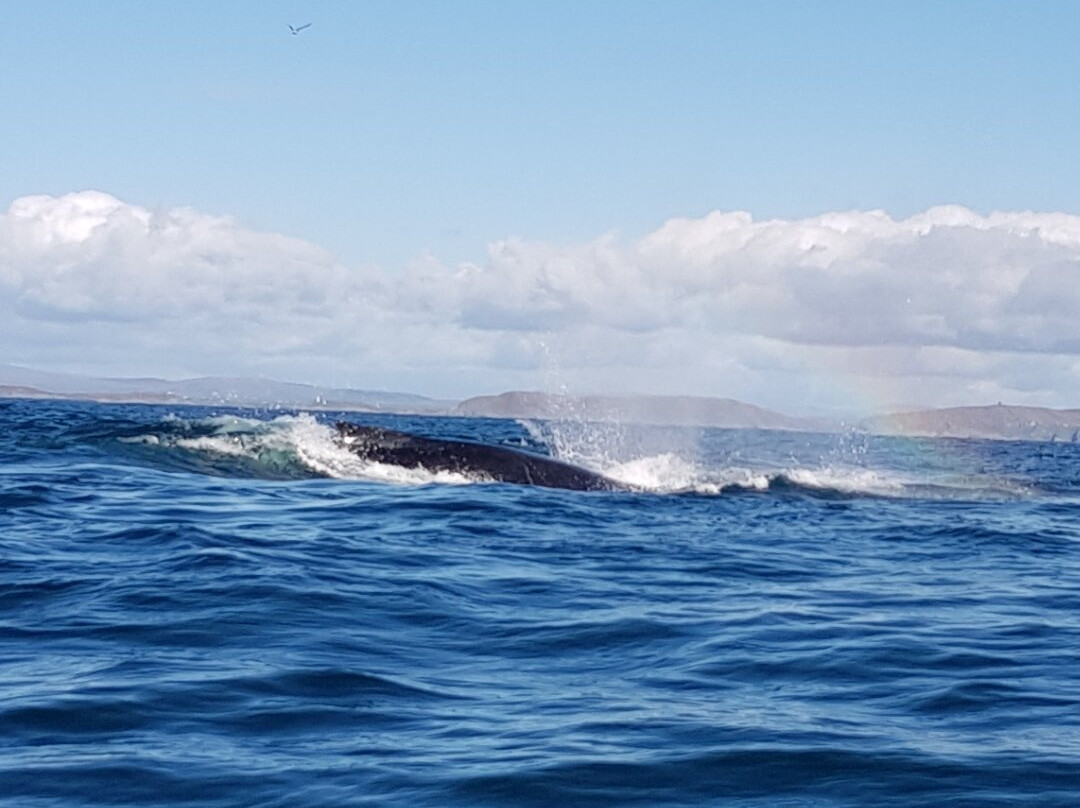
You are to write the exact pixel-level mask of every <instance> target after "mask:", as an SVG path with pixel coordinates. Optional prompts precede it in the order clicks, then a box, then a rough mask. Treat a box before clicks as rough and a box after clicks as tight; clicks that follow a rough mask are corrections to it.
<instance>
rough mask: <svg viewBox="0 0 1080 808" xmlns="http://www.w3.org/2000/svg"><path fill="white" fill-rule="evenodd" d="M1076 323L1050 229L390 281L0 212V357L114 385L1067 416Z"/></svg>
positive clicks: (966, 231) (933, 226)
mask: <svg viewBox="0 0 1080 808" xmlns="http://www.w3.org/2000/svg"><path fill="white" fill-rule="evenodd" d="M1078 315H1080V217H1076V216H1071V215H1067V214H1062V213H1049V214H1040V213H1026V212H1005V213H993V214H990V215H986V216H983V215H979V214H977V213H974V212H972V211H970V210H967V209H965V208H960V207H939V208H933V209H931V210H928V211H926V212H924V213H921V214H918V215H916V216H912V217H910V218H907V219H902V220H894V219H892V218H891V217H890V216H888V215H887V214H885V213H884V212H881V211H870V212H841V213H827V214H824V215H821V216H817V217H813V218H809V219H803V220H796V221H791V220H767V221H755V220H754V219H753V218H752V217H751V216H750V215H749V214H747V213H742V212H715V213H711V214H709V215H707V216H704V217H701V218H696V219H672V220H670V221H668V222H666V223H664V224H663V225H662V226H661V227H660V228H658V229H657V230H656V231H654V232H652V233H650V234H648V235H646V236H645V237H643V238H641V239H638V240H635V241H630V242H623V241H620V240H619V239H617V238H615V237H614V236H611V235H603V236H600V237H598V238H596V239H595V240H593V241H590V242H588V243H585V244H573V245H553V244H545V243H539V242H534V241H528V240H524V239H517V238H509V239H506V240H504V241H500V242H497V243H495V244H492V245H491V246H490V248H489V251H488V255H487V257H486V260H483V261H480V262H475V263H467V264H460V265H456V266H450V265H446V264H443V263H441V262H439V261H438V260H437V259H436V258H426V259H423V260H419V261H417V262H416V263H414V264H413V265H410V266H408V267H405V268H402V269H377V268H370V267H369V268H349V267H345V266H342V265H341V264H340V262H338V261H337V260H336V259H335V258H334V256H333V255H331V254H330V253H328V252H327V251H325V250H323V249H321V248H319V247H317V246H316V245H313V244H310V243H308V242H305V241H302V240H299V239H295V238H289V237H286V236H282V235H278V234H273V233H264V232H257V231H253V230H250V229H248V228H245V227H243V226H242V225H241V224H240V223H238V222H237V221H235V220H234V219H232V218H229V217H221V216H211V215H207V214H205V213H200V212H198V211H194V210H190V209H185V208H179V209H167V210H151V209H147V208H144V207H140V206H138V205H132V204H128V203H125V202H122V201H121V200H118V199H116V198H114V197H112V196H109V195H108V194H104V193H99V192H93V191H88V192H82V193H73V194H68V195H65V196H61V197H50V196H29V197H23V198H21V199H17V200H16V201H15V202H14V203H12V205H11V206H10V208H9V209H8V211H7V213H6V214H3V215H0V318H2V323H0V336H2V338H3V341H4V344H5V345H6V346H7V347H8V355H7V356H6V357H4V359H6V360H7V361H18V362H23V363H27V364H34V363H36V364H47V365H50V366H64V367H68V368H74V367H83V368H85V369H87V370H90V371H93V372H109V373H113V374H128V373H134V372H138V373H151V372H152V373H160V374H194V373H241V372H265V373H268V374H270V373H274V374H277V375H281V376H284V377H287V378H293V379H300V380H306V381H320V382H324V383H349V384H357V385H379V386H409V387H412V388H413V389H417V390H419V391H421V392H429V393H435V394H448V395H465V394H468V393H471V392H479V391H490V390H496V389H500V388H503V387H510V386H531V387H538V386H550V385H551V384H552V380H553V379H555V382H556V383H558V384H568V385H569V386H571V387H573V388H575V389H578V390H580V391H581V392H586V391H590V392H591V391H620V390H622V391H631V390H632V391H637V392H685V393H705V394H717V395H732V396H738V397H746V398H751V399H752V400H755V401H758V402H761V403H767V404H772V405H774V406H784V404H785V402H786V401H789V400H790V396H791V394H792V391H793V390H798V391H800V394H799V395H800V403H801V404H803V405H812V404H814V403H817V404H820V405H821V406H823V407H830V406H845V405H846V404H850V405H851V406H852V407H864V406H871V407H873V406H888V405H893V404H895V405H900V404H922V403H925V404H941V403H961V402H969V401H978V400H996V399H998V398H1002V399H1006V398H1007V399H1010V400H1015V401H1025V402H1029V403H1046V404H1053V405H1063V404H1068V403H1076V396H1077V395H1078V394H1080V330H1078V328H1077V319H1078ZM601 388H602V390H601ZM852 390H857V391H859V394H860V395H861V396H862V397H863V398H864V399H865V400H853V399H852V398H851V392H850V391H852ZM787 409H789V410H790V409H792V407H791V406H788V407H787Z"/></svg>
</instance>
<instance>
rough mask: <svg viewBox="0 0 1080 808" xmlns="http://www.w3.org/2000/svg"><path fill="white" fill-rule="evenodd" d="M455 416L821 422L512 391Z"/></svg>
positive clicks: (697, 403) (675, 402)
mask: <svg viewBox="0 0 1080 808" xmlns="http://www.w3.org/2000/svg"><path fill="white" fill-rule="evenodd" d="M454 412H455V414H457V415H466V416H480V417H489V418H545V419H560V418H573V419H580V420H586V421H620V422H628V423H645V424H665V425H671V426H714V427H727V428H731V429H791V430H811V429H819V428H822V424H820V423H818V422H816V421H814V420H812V419H808V418H792V417H790V416H787V415H783V414H781V413H778V412H773V411H771V410H766V409H764V408H762V407H755V406H754V405H752V404H746V403H744V402H742V401H735V400H733V399H728V398H706V397H697V396H581V397H578V396H557V395H550V394H548V393H536V392H522V391H513V392H509V393H502V394H500V395H497V396H477V397H475V398H470V399H466V400H465V401H462V402H461V403H460V404H458V406H457V407H456V408H455V410H454Z"/></svg>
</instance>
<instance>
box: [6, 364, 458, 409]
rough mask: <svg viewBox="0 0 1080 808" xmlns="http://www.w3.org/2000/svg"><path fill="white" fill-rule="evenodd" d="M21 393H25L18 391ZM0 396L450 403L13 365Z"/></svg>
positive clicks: (246, 381)
mask: <svg viewBox="0 0 1080 808" xmlns="http://www.w3.org/2000/svg"><path fill="white" fill-rule="evenodd" d="M19 391H24V392H19ZM0 397H5V398H79V399H89V400H93V401H131V402H146V403H180V404H210V405H222V404H225V405H230V406H239V407H297V408H301V407H302V408H309V409H329V410H358V411H367V410H390V411H394V412H411V413H442V412H446V411H448V410H449V409H451V408H452V407H453V406H454V402H452V401H440V400H437V399H431V398H426V397H424V396H418V395H414V394H412V393H397V392H386V391H375V390H354V389H351V388H336V387H316V386H314V385H309V384H296V383H294V382H279V381H275V380H273V379H261V378H247V377H203V378H196V379H178V380H169V379H156V378H139V379H116V378H94V377H90V376H79V375H76V374H67V373H50V372H47V371H40V370H32V369H30V368H22V367H17V366H15V365H0Z"/></svg>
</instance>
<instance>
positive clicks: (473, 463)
mask: <svg viewBox="0 0 1080 808" xmlns="http://www.w3.org/2000/svg"><path fill="white" fill-rule="evenodd" d="M335 428H336V430H337V435H336V440H337V442H338V444H339V445H341V446H342V447H344V448H346V449H348V450H349V451H350V452H352V453H353V454H356V455H358V456H359V457H362V458H363V459H365V460H369V461H371V462H374V463H386V464H388V465H393V466H402V467H404V468H412V469H414V468H420V469H424V470H425V471H428V472H433V473H434V472H439V471H449V472H454V473H457V474H463V475H465V476H467V477H471V478H474V479H477V480H479V481H484V482H500V483H514V484H517V485H534V486H540V487H542V488H563V489H567V490H570V491H627V490H630V489H629V487H628V486H626V485H623V484H622V483H619V482H617V481H616V480H612V479H611V478H610V477H605V476H604V475H603V474H598V473H596V472H595V471H589V470H588V469H584V468H581V467H580V466H575V465H572V464H570V463H564V462H563V461H561V460H556V459H555V458H553V457H548V456H546V455H541V454H536V453H535V452H529V451H525V450H523V449H513V448H510V447H509V446H494V445H491V444H487V443H476V442H473V441H467V440H447V439H444V438H428V437H423V436H421V435H413V434H411V433H409V432H399V431H397V430H395V429H386V428H384V427H378V426H362V425H360V424H353V423H349V422H348V421H339V422H338V423H337V424H335Z"/></svg>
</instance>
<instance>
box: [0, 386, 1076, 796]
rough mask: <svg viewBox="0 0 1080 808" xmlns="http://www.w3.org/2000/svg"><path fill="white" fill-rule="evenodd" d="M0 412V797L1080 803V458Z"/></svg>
mask: <svg viewBox="0 0 1080 808" xmlns="http://www.w3.org/2000/svg"><path fill="white" fill-rule="evenodd" d="M335 417H336V416H335V415H334V414H326V415H321V414H320V415H318V416H312V415H303V414H299V415H295V414H294V415H281V414H280V413H257V412H256V413H252V412H235V411H225V410H218V411H211V410H198V409H171V410H170V409H168V408H160V407H149V406H145V407H144V406H122V405H92V404H74V403H46V402H28V401H9V402H0V804H2V805H10V806H52V805H57V806H60V805H62V806H105V805H132V804H147V805H150V804H153V805H191V806H195V805H198V806H217V805H221V806H232V805H259V806H336V805H341V806H344V805H408V806H422V805H426V806H466V805H469V806H472V805H477V806H483V805H493V806H494V805H498V806H502V805H506V806H519V805H520V806H547V805H563V806H571V805H642V806H700V805H741V806H867V805H905V806H907V805H911V806H915V805H918V806H926V805H946V804H947V805H950V806H1016V805H1039V806H1076V805H1080V774H1078V772H1080V518H1078V517H1080V447H1078V446H1076V445H1073V444H1031V443H1004V442H1002V443H997V442H977V441H933V440H904V439H883V438H868V437H865V436H856V435H849V436H827V435H804V434H795V433H779V432H774V433H769V432H728V431H722V430H674V429H667V430H665V429H656V428H651V429H650V428H641V427H638V428H629V427H614V426H606V427H598V426H590V425H582V424H533V423H519V422H514V421H493V420H459V419H434V418H410V417H395V416H389V415H387V416H352V417H353V418H354V419H356V420H359V421H362V422H365V423H376V424H381V425H384V426H389V427H392V428H396V429H407V430H412V431H416V432H420V433H422V434H426V435H432V436H441V437H454V438H471V439H477V440H484V441H489V442H496V443H505V444H509V445H516V446H522V447H525V448H531V449H533V450H535V451H546V452H551V453H553V454H556V455H558V456H560V457H563V458H565V459H569V460H573V461H574V462H578V463H581V464H583V465H588V466H591V467H593V468H595V469H597V470H600V471H604V472H606V473H608V474H611V475H613V476H615V477H618V478H619V479H622V480H624V481H626V482H629V483H631V484H633V485H634V486H635V487H636V490H635V491H633V492H629V493H626V492H621V493H582V492H573V491H557V490H545V489H539V488H528V487H522V486H514V485H506V484H498V483H494V484H493V483H478V482H472V481H470V480H469V479H467V478H465V477H460V476H458V475H442V476H440V477H433V476H432V475H428V474H425V473H423V472H421V471H417V470H409V469H401V468H394V467H378V466H371V465H365V464H364V463H363V462H361V461H360V460H359V459H358V458H356V457H355V456H352V455H349V454H348V453H347V452H345V451H344V450H343V449H341V448H340V447H338V446H337V445H336V444H335V443H334V441H333V438H332V434H333V433H332V430H331V429H330V427H329V426H327V425H328V424H330V423H332V422H333V420H335Z"/></svg>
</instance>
